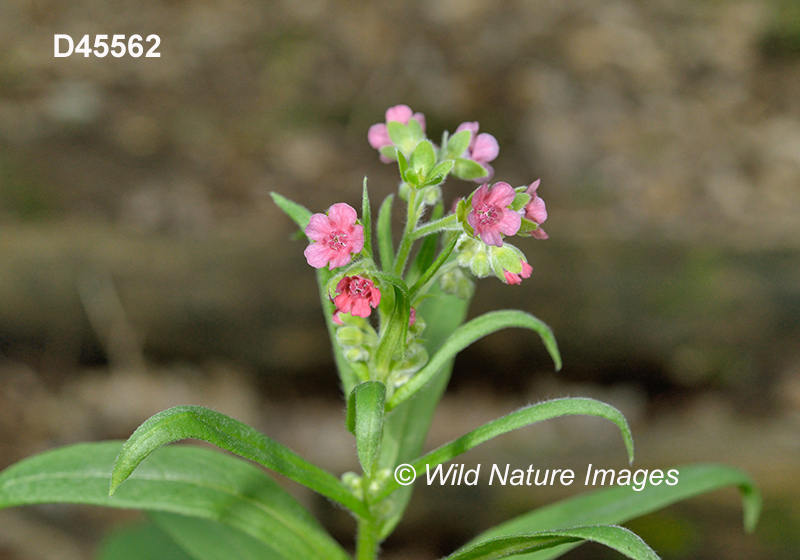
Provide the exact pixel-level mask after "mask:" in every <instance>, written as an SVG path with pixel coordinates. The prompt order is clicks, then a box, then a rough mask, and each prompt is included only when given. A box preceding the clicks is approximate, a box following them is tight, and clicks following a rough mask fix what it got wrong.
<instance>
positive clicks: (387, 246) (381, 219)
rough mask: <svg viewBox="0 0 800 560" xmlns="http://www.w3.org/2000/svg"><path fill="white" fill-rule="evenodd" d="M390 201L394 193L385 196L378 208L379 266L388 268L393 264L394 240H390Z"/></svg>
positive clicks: (384, 268)
mask: <svg viewBox="0 0 800 560" xmlns="http://www.w3.org/2000/svg"><path fill="white" fill-rule="evenodd" d="M392 202H394V195H393V194H390V195H389V196H387V197H386V198H385V199H384V201H383V203H382V204H381V207H380V210H378V253H379V254H380V256H381V268H383V270H390V269H391V268H392V265H393V264H394V241H393V240H392Z"/></svg>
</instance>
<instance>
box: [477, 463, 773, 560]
mask: <svg viewBox="0 0 800 560" xmlns="http://www.w3.org/2000/svg"><path fill="white" fill-rule="evenodd" d="M674 468H675V469H676V470H678V472H679V473H680V474H679V479H678V480H679V482H678V484H676V485H674V486H667V485H666V484H660V485H658V486H652V485H648V486H645V487H644V489H643V490H641V491H639V492H637V491H635V490H634V489H633V488H632V487H630V486H616V487H613V488H608V489H603V490H598V491H596V492H589V493H586V494H582V495H579V496H575V497H572V498H568V499H566V500H562V501H560V502H556V503H553V504H550V505H548V506H545V507H542V508H539V509H536V510H534V511H532V512H530V513H526V514H524V515H521V516H519V517H517V518H515V519H512V520H510V521H507V522H505V523H502V524H500V525H498V526H496V527H494V528H492V529H489V530H488V531H486V532H485V533H483V534H481V535H479V536H478V537H476V538H475V539H474V540H473V541H472V543H477V542H480V541H483V540H486V539H489V538H492V537H499V536H504V535H513V534H516V533H526V532H536V531H544V530H552V529H561V528H567V527H572V526H575V525H594V524H612V523H624V522H625V521H628V520H630V519H634V518H636V517H640V516H642V515H645V514H648V513H651V512H654V511H658V510H660V509H662V508H664V507H667V506H669V505H671V504H674V503H677V502H680V501H683V500H686V499H687V498H692V497H694V496H698V495H700V494H705V493H707V492H712V491H714V490H718V489H720V488H724V487H726V486H736V487H738V488H739V491H740V493H741V495H742V505H743V506H744V526H745V530H747V531H752V530H754V529H755V526H756V523H757V522H758V516H759V513H760V511H761V496H760V493H759V491H758V489H757V488H756V486H755V483H754V482H753V480H752V479H751V478H750V477H749V476H747V474H745V473H744V472H742V471H741V470H739V469H736V468H733V467H728V466H724V465H704V464H698V465H683V466H677V467H674ZM665 472H666V471H665ZM576 546H577V544H571V545H563V546H560V547H558V548H554V549H552V550H549V551H545V552H539V553H534V554H529V555H528V556H526V557H525V558H526V560H549V559H551V558H558V557H559V556H561V555H563V554H565V553H566V552H567V551H569V550H571V549H573V548H575V547H576Z"/></svg>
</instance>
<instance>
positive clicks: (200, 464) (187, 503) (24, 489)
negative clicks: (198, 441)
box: [0, 441, 348, 560]
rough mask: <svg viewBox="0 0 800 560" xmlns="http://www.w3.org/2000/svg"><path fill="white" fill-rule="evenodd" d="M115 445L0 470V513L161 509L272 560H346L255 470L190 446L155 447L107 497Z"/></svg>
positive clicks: (90, 446)
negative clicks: (243, 538) (44, 508)
mask: <svg viewBox="0 0 800 560" xmlns="http://www.w3.org/2000/svg"><path fill="white" fill-rule="evenodd" d="M121 447H122V442H116V441H110V442H102V443H82V444H77V445H71V446H68V447H62V448H59V449H55V450H52V451H46V452H44V453H40V454H38V455H34V456H33V457H29V458H27V459H25V460H23V461H20V462H19V463H16V464H15V465H12V466H11V467H9V468H8V469H6V470H5V471H3V472H2V473H0V508H6V507H12V506H21V505H31V504H47V503H68V504H88V505H96V506H106V507H113V508H122V509H142V510H146V511H165V512H170V513H177V514H180V515H186V516H190V517H199V518H202V519H208V520H212V521H218V522H220V523H223V524H225V525H228V526H230V527H233V528H235V529H238V530H240V531H242V532H244V533H247V534H248V535H250V536H252V537H255V538H256V539H259V540H260V541H262V542H264V543H266V544H267V545H268V546H269V547H271V548H272V550H273V551H274V553H275V556H276V557H278V558H286V559H288V560H297V559H298V558H304V559H309V560H315V559H317V558H329V557H330V558H337V559H340V560H344V559H346V558H348V556H347V555H346V553H345V552H344V550H343V549H342V548H341V547H340V546H339V545H338V544H337V543H336V541H334V540H333V538H331V537H330V535H328V534H327V533H326V532H325V531H324V530H323V529H322V528H321V527H320V526H319V523H317V521H316V520H315V519H314V518H313V517H312V516H311V515H310V514H309V513H308V512H307V511H306V510H305V509H304V508H303V507H302V506H300V505H299V504H298V503H297V502H296V501H295V500H294V498H292V497H291V496H290V495H289V494H287V493H286V491H285V490H283V489H282V488H281V487H280V486H279V485H278V484H277V483H276V482H275V481H273V480H272V479H271V478H270V477H269V476H268V475H267V474H266V473H264V472H263V471H262V470H261V469H259V468H257V467H255V466H254V465H252V464H249V463H247V462H245V461H242V460H240V459H237V458H235V457H231V456H230V455H226V454H222V453H218V452H215V451H212V450H209V449H202V448H198V447H194V446H186V445H176V446H171V447H165V448H163V449H159V450H158V451H157V452H155V453H153V454H152V456H151V457H150V458H149V460H148V461H147V462H145V463H144V464H142V465H141V466H140V467H139V469H137V471H136V472H135V473H133V474H132V475H131V477H130V478H129V480H128V481H127V482H126V484H125V485H124V486H121V487H120V488H119V490H118V491H117V492H116V493H115V494H114V496H113V497H111V496H109V495H108V480H109V477H110V473H111V469H112V466H113V465H114V460H115V458H116V457H117V455H118V454H119V453H120V449H121Z"/></svg>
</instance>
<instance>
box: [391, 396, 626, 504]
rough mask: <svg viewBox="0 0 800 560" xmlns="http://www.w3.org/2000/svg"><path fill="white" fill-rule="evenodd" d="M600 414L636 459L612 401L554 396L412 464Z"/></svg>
mask: <svg viewBox="0 0 800 560" xmlns="http://www.w3.org/2000/svg"><path fill="white" fill-rule="evenodd" d="M577 415H580V416H597V417H599V418H605V419H606V420H609V421H610V422H613V423H614V424H616V425H617V427H618V428H619V430H620V432H621V434H622V439H623V441H624V442H625V448H626V450H627V452H628V460H629V461H630V462H633V436H632V435H631V429H630V427H629V426H628V422H627V420H625V416H623V415H622V413H621V412H620V411H619V410H617V409H616V408H614V407H613V406H611V405H608V404H605V403H602V402H600V401H596V400H594V399H586V398H565V399H555V400H552V401H547V402H543V403H539V404H534V405H530V406H526V407H525V408H521V409H520V410H517V411H515V412H512V413H510V414H506V415H505V416H503V417H501V418H497V419H496V420H492V421H491V422H488V423H486V424H484V425H483V426H481V427H480V428H477V429H475V430H472V431H471V432H469V433H468V434H465V435H463V436H461V437H460V438H457V439H454V440H453V441H451V442H450V443H446V444H444V445H442V446H441V447H439V448H437V449H434V450H433V451H431V452H430V453H427V454H425V455H423V456H422V457H420V458H418V459H416V460H414V461H413V462H412V466H413V467H414V469H415V470H416V471H417V472H418V473H422V472H425V471H426V470H427V469H429V468H433V467H435V466H437V465H440V464H442V463H445V462H447V461H449V460H450V459H453V458H454V457H457V456H459V455H461V454H462V453H466V452H467V451H469V450H470V449H473V448H474V447H477V446H478V445H480V444H482V443H485V442H487V441H489V440H490V439H493V438H496V437H497V436H499V435H502V434H506V433H508V432H511V431H514V430H518V429H520V428H524V427H525V426H530V425H531V424H535V423H536V422H541V421H543V420H550V419H551V418H559V417H561V416H577ZM399 487H400V485H399V484H398V483H397V481H396V480H394V479H392V480H390V481H389V483H387V485H386V487H385V488H384V489H383V491H381V492H380V493H379V494H378V496H377V497H378V498H381V497H384V496H386V495H388V494H390V493H391V492H393V491H394V490H396V489H397V488H399Z"/></svg>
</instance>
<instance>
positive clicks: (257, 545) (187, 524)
mask: <svg viewBox="0 0 800 560" xmlns="http://www.w3.org/2000/svg"><path fill="white" fill-rule="evenodd" d="M150 518H151V519H152V520H153V522H154V523H155V524H156V525H157V526H158V527H159V528H160V529H161V530H162V531H164V533H166V534H167V535H169V537H170V538H171V539H172V540H173V541H174V542H175V543H177V544H178V545H179V546H180V547H181V548H182V549H183V550H185V551H186V552H187V553H189V554H190V555H191V556H192V558H195V559H196V560H231V559H235V560H268V559H270V558H283V557H284V556H282V555H278V554H276V553H275V551H274V550H273V549H272V548H271V547H270V546H269V545H267V544H265V543H263V542H262V541H260V540H258V539H256V538H254V537H251V536H250V535H248V534H247V533H242V532H241V531H239V530H237V529H233V528H231V527H228V526H227V525H223V524H221V523H216V522H214V521H209V520H207V519H198V518H196V517H186V516H184V515H176V514H174V513H163V512H159V513H155V512H154V513H151V514H150ZM151 558H158V559H159V560H160V558H161V556H160V555H157V556H153V557H151ZM143 560H144V559H143ZM288 560H291V559H288Z"/></svg>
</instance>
